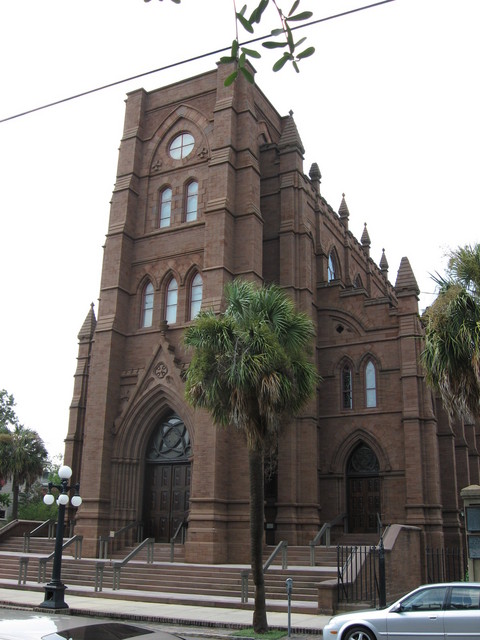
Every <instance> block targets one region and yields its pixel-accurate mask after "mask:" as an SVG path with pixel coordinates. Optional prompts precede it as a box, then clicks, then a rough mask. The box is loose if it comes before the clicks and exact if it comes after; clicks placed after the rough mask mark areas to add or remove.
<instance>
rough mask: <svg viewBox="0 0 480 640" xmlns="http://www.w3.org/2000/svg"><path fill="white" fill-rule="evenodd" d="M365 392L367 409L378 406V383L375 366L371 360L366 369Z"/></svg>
mask: <svg viewBox="0 0 480 640" xmlns="http://www.w3.org/2000/svg"><path fill="white" fill-rule="evenodd" d="M365 391H366V400H367V407H376V406H377V381H376V376H375V365H374V364H373V362H372V361H371V360H370V361H369V362H368V364H367V366H366V367H365Z"/></svg>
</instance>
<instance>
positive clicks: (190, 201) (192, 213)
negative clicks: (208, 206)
mask: <svg viewBox="0 0 480 640" xmlns="http://www.w3.org/2000/svg"><path fill="white" fill-rule="evenodd" d="M197 213H198V182H197V181H196V180H192V181H191V182H189V183H188V185H187V192H186V198H185V221H186V222H193V220H196V219H197Z"/></svg>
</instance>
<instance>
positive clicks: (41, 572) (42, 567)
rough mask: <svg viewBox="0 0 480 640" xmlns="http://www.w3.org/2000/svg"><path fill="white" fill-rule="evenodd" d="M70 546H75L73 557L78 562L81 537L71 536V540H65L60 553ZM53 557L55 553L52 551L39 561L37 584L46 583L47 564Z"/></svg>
mask: <svg viewBox="0 0 480 640" xmlns="http://www.w3.org/2000/svg"><path fill="white" fill-rule="evenodd" d="M72 544H75V553H74V556H73V557H74V558H75V560H80V559H81V557H82V545H83V536H73V538H70V540H67V541H66V542H64V543H63V545H62V553H63V551H64V550H65V549H66V548H67V547H70V546H71V545H72ZM54 555H55V551H52V553H51V554H50V555H49V556H47V557H46V558H40V559H39V561H38V582H46V575H47V562H48V561H49V560H51V559H52V558H53V556H54Z"/></svg>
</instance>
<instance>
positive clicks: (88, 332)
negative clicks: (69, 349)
mask: <svg viewBox="0 0 480 640" xmlns="http://www.w3.org/2000/svg"><path fill="white" fill-rule="evenodd" d="M94 306H95V305H94V304H93V302H92V303H91V305H90V311H89V312H88V313H87V316H86V318H85V320H84V322H83V324H82V328H81V329H80V332H79V334H78V339H79V340H80V341H84V340H91V339H92V338H93V334H94V332H95V327H96V326H97V319H96V318H95V312H94V311H93V307H94Z"/></svg>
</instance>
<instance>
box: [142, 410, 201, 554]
mask: <svg viewBox="0 0 480 640" xmlns="http://www.w3.org/2000/svg"><path fill="white" fill-rule="evenodd" d="M191 457H192V445H191V441H190V433H189V431H188V429H187V427H186V425H185V423H184V422H183V420H182V419H181V418H180V417H179V416H178V415H176V414H175V413H173V412H167V413H166V414H165V415H164V416H162V417H160V419H159V420H158V422H157V424H156V425H155V427H154V429H153V431H152V434H151V436H150V439H149V441H148V444H147V448H146V452H145V474H144V478H145V479H144V491H143V514H142V516H143V517H142V519H143V523H144V527H145V531H144V535H145V536H146V537H148V538H155V541H156V542H170V540H171V539H172V537H173V536H174V534H175V532H176V531H177V529H178V527H179V526H180V525H181V524H182V522H186V521H187V519H188V511H189V501H190V484H191Z"/></svg>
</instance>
